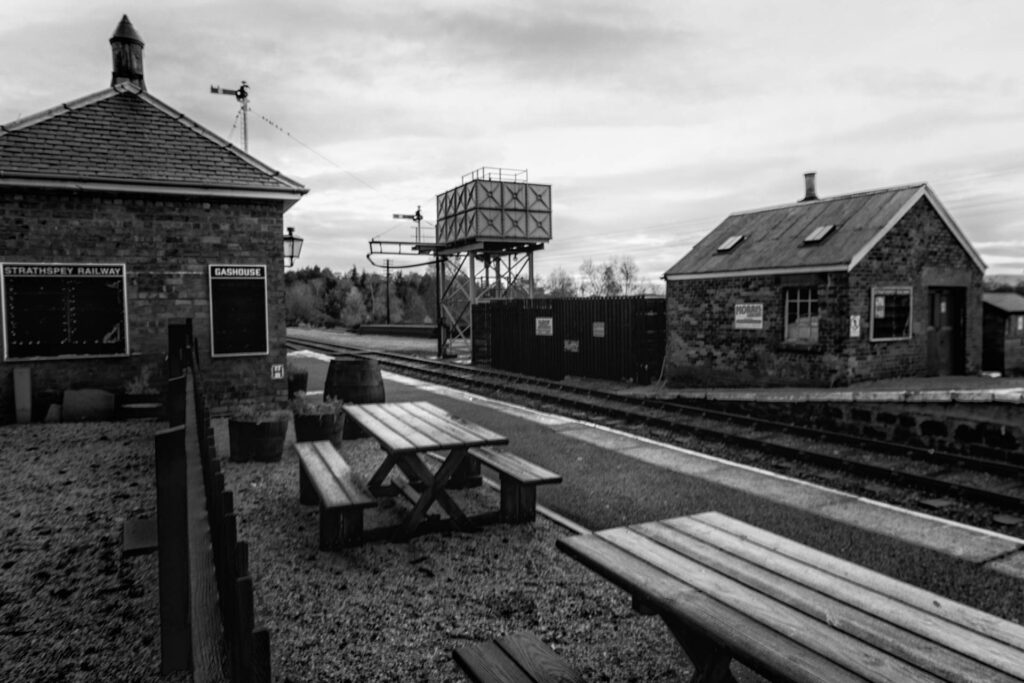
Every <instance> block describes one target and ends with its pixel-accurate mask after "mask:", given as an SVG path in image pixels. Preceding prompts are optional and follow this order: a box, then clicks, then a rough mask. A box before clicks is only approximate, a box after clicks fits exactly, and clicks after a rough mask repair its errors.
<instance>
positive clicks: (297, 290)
mask: <svg viewBox="0 0 1024 683" xmlns="http://www.w3.org/2000/svg"><path fill="white" fill-rule="evenodd" d="M392 272H393V274H392V275H391V277H390V278H388V277H387V276H386V275H385V274H381V273H376V272H373V273H367V272H366V271H365V270H362V271H360V270H358V269H357V268H356V267H355V266H353V267H352V268H351V270H349V271H347V272H345V273H335V272H333V271H331V270H330V269H329V268H321V267H320V266H312V267H307V268H299V269H296V270H291V271H287V272H285V275H284V282H285V319H286V322H287V324H288V325H290V326H295V325H302V324H306V325H313V326H317V327H320V326H331V325H340V326H342V327H348V328H354V327H358V326H359V325H366V324H384V323H390V324H393V325H394V324H428V325H430V324H435V323H436V320H437V291H436V288H435V277H434V273H433V269H432V268H426V269H424V270H423V271H422V272H411V271H406V270H401V269H396V270H393V271H392ZM655 289H656V288H655V287H654V286H653V285H651V284H649V283H645V282H643V281H641V279H640V276H639V269H638V268H637V265H636V263H635V262H634V261H633V259H632V258H631V257H616V258H613V259H611V260H609V261H606V262H600V263H595V262H594V261H593V260H592V259H587V260H586V261H584V262H583V263H582V264H581V265H580V267H579V270H578V276H575V277H574V276H573V275H572V274H571V273H569V271H567V270H566V269H564V268H556V269H555V270H553V271H552V272H551V274H550V275H549V276H548V277H547V278H542V279H541V280H540V281H539V282H537V283H536V284H535V287H534V297H536V298H548V297H550V298H569V297H576V296H631V295H636V294H652V293H654V291H655Z"/></svg>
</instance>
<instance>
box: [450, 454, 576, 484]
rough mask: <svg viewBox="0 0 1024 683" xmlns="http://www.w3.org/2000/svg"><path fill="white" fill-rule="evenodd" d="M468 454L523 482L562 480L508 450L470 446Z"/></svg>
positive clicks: (538, 482) (544, 482)
mask: <svg viewBox="0 0 1024 683" xmlns="http://www.w3.org/2000/svg"><path fill="white" fill-rule="evenodd" d="M469 454H470V455H472V456H473V457H474V458H476V459H477V460H479V461H480V462H482V463H483V464H485V465H487V466H488V467H491V468H493V469H495V470H497V471H499V472H503V473H504V474H507V475H509V476H510V477H513V478H514V479H516V480H518V481H520V482H522V483H524V484H558V483H561V481H562V475H560V474H557V473H555V472H552V471H550V470H546V469H544V468H543V467H541V466H540V465H535V464H534V463H532V462H530V461H529V460H526V459H524V458H522V457H520V456H518V455H516V454H515V453H512V452H510V451H500V450H498V449H496V448H487V447H479V448H471V449H470V451H469Z"/></svg>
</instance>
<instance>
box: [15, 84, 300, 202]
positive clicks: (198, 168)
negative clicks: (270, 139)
mask: <svg viewBox="0 0 1024 683" xmlns="http://www.w3.org/2000/svg"><path fill="white" fill-rule="evenodd" d="M12 185H13V186H37V187H39V186H57V187H66V186H68V185H72V186H75V187H80V188H91V189H97V190H103V189H108V190H113V189H118V190H122V191H132V190H134V191H146V192H167V193H173V194H192V193H194V194H203V195H226V196H248V197H265V198H280V199H282V200H283V201H286V202H288V203H289V204H292V203H294V202H295V201H297V200H298V199H299V197H300V196H301V195H303V194H305V193H306V192H307V191H308V190H307V189H306V188H305V187H303V186H302V185H301V184H300V183H298V182H296V181H294V180H292V179H290V178H288V177H286V176H284V175H282V174H280V173H279V172H277V171H275V170H274V169H272V168H270V167H268V166H266V165H265V164H263V163H261V162H260V161H258V160H256V159H255V158H254V157H251V156H249V155H248V154H246V153H245V152H243V151H241V150H239V149H238V148H236V147H234V146H233V145H231V143H229V142H227V141H226V140H224V139H223V138H220V137H218V136H217V135H215V134H214V133H212V132H210V131H209V130H207V129H205V128H203V127H202V126H201V125H199V124H198V123H196V122H195V121H193V120H191V119H189V118H188V117H186V116H185V115H183V114H181V113H179V112H177V111H175V110H174V109H172V108H171V107H169V106H167V105H166V104H164V103H163V102H161V101H160V100H158V99H157V98H155V97H153V96H152V95H150V94H149V93H148V92H146V91H144V90H142V89H140V88H139V87H138V86H136V85H133V84H130V83H120V84H118V85H115V86H113V87H111V88H108V89H107V90H103V91H101V92H98V93H95V94H93V95H89V96H87V97H84V98H81V99H79V100H76V101H74V102H69V103H67V104H64V105H61V106H59V107H56V108H54V109H50V110H48V111H45V112H41V113H39V114H36V115H34V116H30V117H26V118H23V119H19V120H18V121H15V122H13V123H10V124H7V125H4V126H0V187H2V186H12Z"/></svg>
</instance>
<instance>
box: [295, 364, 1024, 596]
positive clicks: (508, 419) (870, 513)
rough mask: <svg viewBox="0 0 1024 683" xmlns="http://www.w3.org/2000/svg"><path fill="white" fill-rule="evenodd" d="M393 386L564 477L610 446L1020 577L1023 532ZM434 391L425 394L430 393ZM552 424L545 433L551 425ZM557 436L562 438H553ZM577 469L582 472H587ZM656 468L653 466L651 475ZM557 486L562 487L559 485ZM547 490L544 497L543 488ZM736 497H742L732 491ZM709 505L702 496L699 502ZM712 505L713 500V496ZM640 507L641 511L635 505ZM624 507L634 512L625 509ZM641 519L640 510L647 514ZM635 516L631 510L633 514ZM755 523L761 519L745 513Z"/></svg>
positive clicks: (389, 380) (550, 418)
mask: <svg viewBox="0 0 1024 683" xmlns="http://www.w3.org/2000/svg"><path fill="white" fill-rule="evenodd" d="M290 357H291V358H292V360H293V361H297V360H299V359H300V358H306V359H309V360H311V361H319V363H320V364H321V365H322V368H323V369H321V370H320V372H323V373H325V372H326V369H325V368H326V363H327V361H329V356H324V355H321V354H316V353H312V352H306V351H300V352H295V353H292V354H290ZM384 378H385V383H386V385H387V387H388V400H390V401H394V400H414V399H422V398H424V396H423V395H424V394H429V395H430V396H432V397H433V398H432V399H431V400H435V401H437V402H439V403H440V399H444V401H445V402H446V403H447V402H456V403H458V404H461V405H454V406H453V405H450V404H449V405H443V407H446V408H448V409H452V410H453V411H454V412H455V413H457V414H462V415H465V416H466V417H467V419H471V420H473V421H477V422H481V423H482V424H485V425H486V426H489V427H491V428H494V429H496V430H498V431H502V430H504V433H506V434H507V435H509V436H510V438H511V445H510V448H511V449H512V450H515V451H516V452H522V451H524V450H525V451H529V452H525V453H523V454H524V455H527V456H528V457H536V458H537V460H538V464H541V465H542V466H545V467H549V468H551V469H553V470H554V471H557V472H560V473H562V474H563V476H566V478H567V483H568V482H569V481H570V480H571V479H572V474H571V473H569V474H567V466H571V465H572V464H573V463H572V462H570V461H567V458H571V457H573V456H575V457H576V458H578V460H576V461H575V462H585V461H591V462H593V463H594V464H596V458H595V454H596V453H597V452H598V451H600V453H601V454H603V455H606V456H607V455H611V456H613V459H615V460H617V464H616V465H615V466H614V468H615V469H617V470H620V471H622V472H624V473H625V472H629V473H632V474H635V473H636V472H637V468H636V467H635V465H634V463H643V464H644V465H647V466H649V467H651V468H653V469H654V470H655V474H654V477H655V479H657V477H658V474H657V471H661V472H664V473H673V474H678V475H683V476H684V477H686V478H687V479H689V480H691V481H690V482H688V485H689V486H690V487H691V488H692V487H698V488H702V487H710V486H712V485H713V486H714V487H716V488H723V489H728V490H729V491H731V492H732V493H733V496H736V495H737V494H738V495H739V496H740V497H741V498H743V497H745V498H747V499H748V500H747V501H746V502H745V503H743V504H741V507H747V508H757V507H758V506H762V505H767V504H772V505H774V506H781V507H783V508H788V509H791V510H795V511H800V512H802V513H804V514H810V515H813V516H815V517H817V518H819V519H823V520H831V521H832V522H837V523H841V524H842V525H844V527H849V528H855V529H860V530H863V531H865V532H868V533H871V534H882V535H885V536H887V537H889V538H891V539H896V540H898V541H900V542H902V543H906V544H909V545H910V546H914V547H918V548H921V549H925V550H929V551H934V552H937V553H941V554H943V555H946V556H948V557H950V558H956V559H958V560H963V561H966V562H968V563H970V564H972V565H976V566H978V567H981V568H985V569H987V570H991V571H993V572H996V573H999V574H1002V575H1005V576H1008V577H1012V578H1014V579H1018V580H1024V538H1020V537H1017V536H1013V535H1010V534H1000V533H996V532H992V531H989V530H985V529H980V528H975V527H969V526H965V525H962V524H958V523H955V522H950V521H947V520H943V519H940V518H937V517H932V516H929V515H925V514H921V513H917V512H913V511H908V510H904V509H901V508H897V507H893V506H891V505H886V504H883V503H879V502H877V501H872V500H869V499H867V498H863V497H858V496H854V495H851V494H848V493H845V492H841V491H837V490H833V489H829V488H826V487H823V486H819V485H815V484H810V483H807V482H803V481H799V480H796V479H792V478H789V477H785V476H782V475H779V474H777V473H774V472H768V471H764V470H759V469H756V468H753V467H749V466H745V465H742V464H737V463H735V462H731V461H728V460H724V459H721V458H715V457H713V456H710V455H707V454H704V453H698V452H695V451H690V450H686V449H683V448H678V447H675V446H672V445H668V444H663V443H659V442H656V441H653V440H650V439H645V438H641V437H637V436H633V435H631V434H627V433H624V432H620V431H617V430H614V429H610V428H607V427H604V426H601V425H596V424H590V423H586V422H581V421H577V420H572V419H568V418H563V417H560V416H556V415H550V414H547V413H541V412H537V411H534V410H530V409H527V408H523V407H521V406H516V405H513V404H509V403H505V402H501V401H495V400H491V399H486V398H483V397H479V396H475V395H472V394H468V393H466V392H463V391H460V390H457V389H451V388H448V387H442V386H438V385H434V384H430V383H428V382H423V381H420V380H415V379H410V378H406V377H402V376H399V375H394V374H392V373H388V372H385V373H384ZM319 382H320V384H319V385H318V384H317V377H316V371H312V372H311V373H310V388H311V389H314V390H315V388H316V387H317V386H322V378H320V379H319ZM428 398H429V397H428ZM484 413H498V414H500V415H501V416H502V417H500V418H498V417H494V416H493V415H492V416H491V417H487V416H486V415H484ZM545 433H547V434H545ZM554 435H557V436H558V438H557V439H555V437H554ZM556 441H557V442H558V443H559V444H560V445H558V446H557V447H556V448H555V449H554V450H557V451H558V452H559V453H560V454H561V456H559V455H551V453H550V452H551V451H552V450H553V448H552V447H553V446H554V442H556ZM582 469H583V473H584V476H583V477H580V476H577V477H576V479H577V481H579V480H580V479H585V478H586V477H585V470H586V468H582ZM648 476H650V475H648ZM553 488H554V489H558V488H559V487H553ZM545 493H546V495H547V496H548V497H549V500H544V497H543V494H545ZM676 494H678V491H672V490H668V491H665V492H662V491H657V489H655V493H654V494H653V497H655V498H657V497H661V496H668V497H676ZM558 495H559V492H558V491H557V490H554V491H551V492H542V499H541V502H542V503H551V504H552V505H551V506H552V507H553V508H555V509H556V510H557V512H558V513H559V514H562V515H565V516H566V517H568V518H569V519H572V520H574V521H576V522H580V521H581V520H580V515H574V514H573V511H572V510H567V509H565V508H564V507H562V506H559V504H558V500H557V498H558ZM614 498H615V496H614V495H613V496H609V497H608V499H609V500H614ZM730 500H731V501H732V502H731V503H730V504H732V505H736V503H735V499H734V498H731V499H730ZM700 504H703V503H700ZM709 504H710V505H712V506H714V505H716V503H715V502H713V501H712V502H710V503H709ZM636 507H637V506H636V505H635V502H630V504H628V505H625V506H624V509H625V510H633V509H634V508H636ZM697 511H700V510H694V509H690V504H689V503H687V502H686V501H685V500H684V501H681V504H680V505H679V506H674V507H673V506H668V507H667V508H666V506H654V508H653V509H649V510H648V512H649V513H650V514H651V515H653V516H652V517H650V518H652V519H653V518H662V517H667V516H674V515H678V514H690V513H692V512H697ZM638 512H640V511H638ZM623 514H633V513H631V512H629V513H623ZM776 514H777V513H776ZM597 517H598V518H599V519H605V518H606V519H607V522H608V523H607V524H606V526H612V525H615V524H619V523H622V520H623V518H622V515H617V514H614V513H612V514H608V515H597ZM641 519H642V518H641ZM632 521H637V520H632V519H630V522H632ZM749 521H752V522H753V523H756V520H749Z"/></svg>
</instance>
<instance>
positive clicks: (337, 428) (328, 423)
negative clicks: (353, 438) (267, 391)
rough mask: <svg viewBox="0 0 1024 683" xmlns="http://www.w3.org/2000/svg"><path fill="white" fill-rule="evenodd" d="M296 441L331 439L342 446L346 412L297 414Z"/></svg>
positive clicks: (338, 446)
mask: <svg viewBox="0 0 1024 683" xmlns="http://www.w3.org/2000/svg"><path fill="white" fill-rule="evenodd" d="M294 419H295V440H296V441H330V442H331V443H332V444H334V446H335V447H336V448H341V440H342V437H343V435H344V432H343V430H344V426H345V413H343V412H340V411H338V412H331V413H323V414H319V415H317V414H300V413H296V414H295V418H294Z"/></svg>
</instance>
